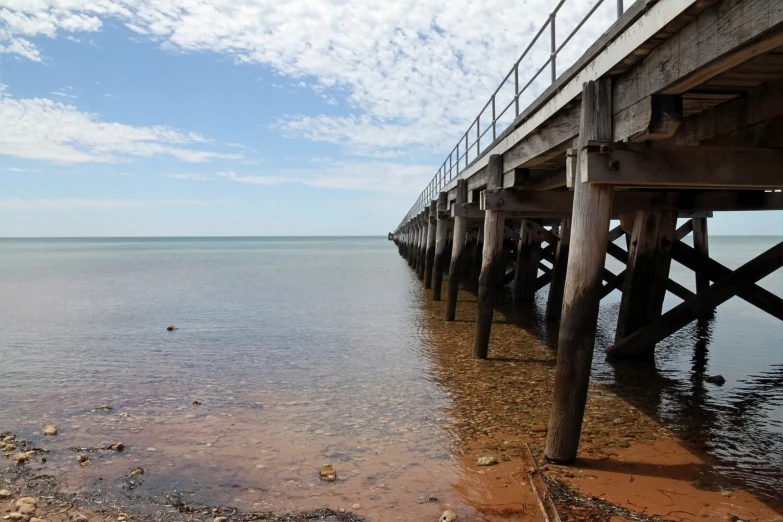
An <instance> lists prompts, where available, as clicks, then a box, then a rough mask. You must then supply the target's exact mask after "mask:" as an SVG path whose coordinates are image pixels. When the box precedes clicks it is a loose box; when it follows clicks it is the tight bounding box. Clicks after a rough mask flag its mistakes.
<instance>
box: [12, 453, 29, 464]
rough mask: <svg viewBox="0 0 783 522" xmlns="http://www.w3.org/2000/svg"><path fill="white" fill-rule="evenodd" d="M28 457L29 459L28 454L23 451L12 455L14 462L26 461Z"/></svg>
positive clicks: (21, 462)
mask: <svg viewBox="0 0 783 522" xmlns="http://www.w3.org/2000/svg"><path fill="white" fill-rule="evenodd" d="M29 459H30V455H28V454H27V453H25V452H22V453H17V454H16V455H14V462H16V463H17V464H23V463H25V462H27V461H28V460H29Z"/></svg>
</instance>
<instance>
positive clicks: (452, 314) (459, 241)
mask: <svg viewBox="0 0 783 522" xmlns="http://www.w3.org/2000/svg"><path fill="white" fill-rule="evenodd" d="M467 202H468V182H467V181H465V180H464V179H460V180H458V181H457V201H456V203H457V204H460V203H467ZM467 232H468V219H467V218H465V217H455V218H454V241H453V245H452V250H451V265H449V288H448V294H447V296H446V320H447V321H453V320H454V319H455V318H456V315H457V296H458V295H459V281H460V275H461V274H462V271H463V270H462V265H463V259H462V258H463V257H464V255H465V238H466V237H467Z"/></svg>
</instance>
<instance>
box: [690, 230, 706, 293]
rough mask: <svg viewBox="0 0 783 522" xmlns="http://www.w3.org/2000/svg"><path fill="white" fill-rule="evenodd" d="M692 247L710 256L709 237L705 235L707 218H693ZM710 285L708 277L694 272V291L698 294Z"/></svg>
mask: <svg viewBox="0 0 783 522" xmlns="http://www.w3.org/2000/svg"><path fill="white" fill-rule="evenodd" d="M691 222H692V223H693V248H695V249H696V251H697V252H698V253H700V254H702V255H704V256H706V257H709V256H710V245H709V238H708V235H707V218H693V219H692V220H691ZM709 286H710V279H709V277H706V276H704V275H703V274H699V273H698V272H697V273H696V293H697V294H700V293H702V292H703V291H705V290H706V289H707V288H708V287H709Z"/></svg>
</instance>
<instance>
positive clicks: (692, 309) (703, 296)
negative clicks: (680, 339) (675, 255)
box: [607, 242, 783, 357]
mask: <svg viewBox="0 0 783 522" xmlns="http://www.w3.org/2000/svg"><path fill="white" fill-rule="evenodd" d="M680 244H681V243H680ZM781 266H783V242H781V243H778V244H777V245H775V246H774V247H772V248H770V249H769V250H767V251H766V252H764V253H763V254H761V255H759V256H758V257H756V258H754V259H753V260H751V261H749V262H747V263H746V264H744V265H742V266H741V267H740V268H738V269H737V270H735V271H734V272H732V273H731V274H729V275H727V276H726V277H724V278H722V279H721V280H719V281H717V282H716V283H715V284H713V285H712V286H710V287H709V288H707V289H706V290H705V291H704V292H702V293H699V294H696V295H695V296H694V297H693V298H692V299H689V300H687V301H685V302H683V303H681V304H679V305H677V306H675V307H674V308H672V309H671V310H669V311H668V312H666V313H665V314H663V315H662V316H661V317H660V318H658V319H657V320H655V321H653V322H651V323H650V324H648V325H647V326H645V327H644V328H642V329H641V330H638V331H636V332H635V333H633V334H631V335H629V336H628V337H626V338H624V339H623V340H622V341H620V342H617V343H615V344H614V345H612V346H611V347H609V349H608V350H607V355H608V356H610V357H627V356H630V355H639V354H641V353H644V352H645V351H647V350H649V349H650V347H651V346H654V345H655V343H657V342H659V341H661V340H663V339H665V338H666V337H668V336H670V335H671V334H673V333H674V332H676V331H677V330H679V329H680V328H682V327H684V326H686V325H687V324H688V323H690V322H691V321H694V320H696V319H698V318H699V317H700V316H703V315H704V314H706V313H709V311H710V310H712V309H714V308H716V307H718V306H719V305H721V304H723V303H725V302H726V301H728V300H729V299H731V298H732V297H734V296H735V295H737V294H739V293H740V292H742V291H743V290H746V289H748V288H750V287H752V286H753V285H754V284H755V283H756V282H758V281H760V280H761V279H763V278H765V277H767V276H768V275H769V274H771V273H772V272H774V271H775V270H778V269H779V268H780V267H781Z"/></svg>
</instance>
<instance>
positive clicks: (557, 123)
mask: <svg viewBox="0 0 783 522" xmlns="http://www.w3.org/2000/svg"><path fill="white" fill-rule="evenodd" d="M577 134H579V105H574V106H573V107H567V108H565V109H563V110H562V111H560V112H559V113H558V114H556V115H554V116H553V117H552V118H550V119H549V120H547V121H546V122H545V123H544V124H543V125H541V126H540V127H539V128H538V129H536V132H534V133H532V134H531V135H529V136H528V137H527V139H524V140H522V141H519V142H518V143H517V144H515V145H514V146H512V147H511V148H510V149H508V150H507V151H506V152H505V153H504V154H503V164H504V170H506V171H507V172H508V171H511V172H512V173H513V170H514V169H515V168H517V167H528V168H530V167H534V166H536V165H540V164H541V163H544V162H545V161H547V160H549V159H551V158H553V157H555V156H558V155H560V154H562V153H563V151H565V150H566V149H567V148H568V147H570V146H571V142H572V141H573V139H574V137H575V136H576V135H577ZM505 178H506V179H504V183H503V186H504V187H507V186H509V185H507V184H506V180H508V179H509V177H508V175H506V176H505Z"/></svg>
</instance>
